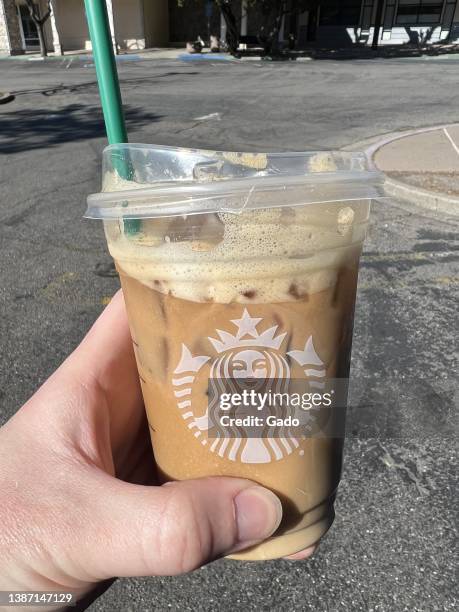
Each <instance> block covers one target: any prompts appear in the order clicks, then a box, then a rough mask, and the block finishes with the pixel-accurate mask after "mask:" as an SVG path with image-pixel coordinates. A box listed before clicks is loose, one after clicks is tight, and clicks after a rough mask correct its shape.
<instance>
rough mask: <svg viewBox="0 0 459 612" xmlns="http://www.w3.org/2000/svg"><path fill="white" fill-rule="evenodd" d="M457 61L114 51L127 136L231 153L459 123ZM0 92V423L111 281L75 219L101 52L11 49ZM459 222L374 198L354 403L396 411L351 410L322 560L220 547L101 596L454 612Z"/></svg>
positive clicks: (57, 356) (118, 601)
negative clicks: (201, 560) (368, 418)
mask: <svg viewBox="0 0 459 612" xmlns="http://www.w3.org/2000/svg"><path fill="white" fill-rule="evenodd" d="M458 68H459V65H458V62H457V61H453V60H449V61H442V60H433V59H430V60H429V61H421V60H416V61H409V60H398V61H397V60H382V59H378V60H368V61H358V60H353V61H309V62H305V63H300V64H297V63H294V62H282V63H275V62H272V63H269V62H247V63H241V64H238V63H235V62H210V61H209V62H205V63H204V62H199V63H193V62H186V63H183V62H180V61H172V60H156V61H153V60H148V59H140V58H134V59H133V60H128V61H123V62H122V63H120V64H119V69H120V76H121V83H122V87H123V95H124V100H125V104H126V108H127V116H128V129H129V133H130V137H131V141H133V142H134V141H137V142H149V143H158V144H172V145H184V146H200V147H209V148H218V149H228V150H238V149H240V150H289V149H290V150H312V149H327V148H340V147H345V146H346V147H349V146H351V145H352V144H353V143H356V142H358V141H361V142H362V146H363V143H365V142H367V141H371V140H372V139H374V138H375V137H376V136H379V135H381V136H383V135H384V134H386V133H389V132H393V131H395V130H402V129H415V128H418V127H424V126H428V125H433V124H446V123H454V122H459V108H458V106H457V99H458V97H459V84H458V82H457V76H456V75H457V71H458ZM0 89H1V90H2V91H10V92H12V93H13V94H14V95H15V100H14V101H13V102H11V103H9V104H7V105H4V106H2V107H0V152H1V154H2V163H1V166H0V196H1V197H0V237H1V239H0V244H1V247H0V248H1V257H2V267H1V284H0V303H1V309H2V317H1V318H0V337H1V356H0V359H1V366H0V377H1V378H0V402H1V408H0V421H1V422H4V421H5V420H6V419H7V418H8V417H9V416H10V415H12V414H13V413H14V412H15V411H16V410H17V409H18V408H19V406H20V405H21V403H22V402H23V401H24V400H26V399H27V398H28V397H29V396H30V394H31V393H32V392H33V391H34V389H36V388H37V386H38V385H39V384H40V383H41V382H43V381H44V380H45V379H46V377H47V376H48V375H49V374H50V373H51V372H52V371H53V370H54V369H55V368H56V366H57V365H58V364H59V363H60V362H61V361H62V359H63V358H64V357H65V356H66V355H68V353H69V352H70V351H71V350H72V349H73V348H74V347H75V346H76V345H77V343H78V342H79V340H80V339H81V338H82V336H83V334H84V333H85V331H86V330H87V329H88V328H89V327H90V325H91V324H92V322H93V321H94V319H95V318H96V317H97V315H98V314H99V312H100V311H101V310H102V308H103V305H104V304H105V303H106V302H107V300H108V298H109V296H111V295H112V294H113V293H114V291H115V290H116V288H117V287H118V280H117V278H116V276H115V275H114V272H113V268H112V266H111V262H110V258H109V255H108V253H107V250H106V248H105V244H104V237H103V233H102V228H101V225H100V224H99V223H98V222H96V221H87V220H83V219H82V215H83V212H84V208H85V197H86V195H87V194H88V193H91V192H94V191H97V190H98V189H99V186H100V154H101V151H102V148H103V146H104V135H103V126H102V122H101V113H100V110H99V104H98V97H97V88H96V83H95V74H94V68H93V66H92V64H91V60H90V59H86V60H85V59H73V60H72V59H71V58H63V60H62V61H60V60H52V61H51V60H50V61H49V62H45V63H44V62H39V61H35V62H29V61H27V60H2V61H0ZM413 155H415V152H413ZM457 231H458V221H457V218H456V219H454V218H453V217H448V216H447V215H445V214H442V215H440V214H438V213H435V212H433V211H428V210H425V209H422V208H417V207H416V206H414V205H408V204H403V203H401V202H397V201H395V200H385V201H380V202H378V203H376V204H375V205H374V209H373V216H372V222H371V227H370V231H369V237H368V241H367V243H366V247H365V253H364V257H363V262H362V272H361V277H360V283H359V296H358V307H357V312H356V322H355V341H354V349H353V361H352V375H353V380H354V381H355V384H354V389H353V391H352V404H353V406H355V407H356V409H357V411H358V410H359V409H360V408H362V407H365V406H370V407H372V409H373V410H376V409H378V407H379V408H380V409H381V410H383V409H384V410H385V413H387V414H388V415H389V416H391V418H389V420H388V422H389V425H387V424H386V426H384V427H382V428H381V430H380V431H379V433H378V435H371V436H370V437H369V435H368V433H365V431H363V430H359V427H358V423H357V428H356V430H355V431H353V432H352V433H353V435H352V436H351V437H350V438H349V440H348V441H347V444H346V453H345V467H344V473H343V480H342V484H341V487H340V491H339V495H338V499H337V504H336V509H337V518H336V522H335V524H334V526H333V528H332V529H331V531H330V532H329V534H328V535H327V536H326V538H325V539H324V541H323V542H322V544H321V545H320V547H319V550H318V552H317V553H316V555H315V556H314V557H313V559H312V560H310V561H307V562H298V563H292V562H288V561H272V562H265V563H256V564H249V563H237V562H232V561H227V560H220V561H218V562H215V563H212V564H210V565H209V566H207V567H205V568H203V569H201V570H199V571H196V572H193V573H192V574H189V575H187V576H181V577H175V578H139V579H130V580H127V579H123V580H118V581H117V582H115V584H114V585H113V586H112V587H111V588H110V589H109V590H108V591H107V592H106V593H105V594H103V595H102V596H101V597H100V598H99V599H98V600H97V601H96V602H95V603H93V604H92V605H91V607H90V610H92V611H101V612H102V611H110V612H113V611H123V612H127V611H131V610H132V611H135V612H137V611H142V610H169V609H170V610H180V611H185V610H203V611H204V610H209V611H210V610H212V611H213V610H227V609H231V610H241V611H242V610H244V611H246V610H282V611H283V610H286V611H287V610H288V611H291V610H295V611H296V610H311V611H351V612H359V611H368V612H370V611H374V612H376V611H378V612H386V611H387V612H402V611H405V610H406V611H410V612H411V611H422V612H430V611H437V610H438V611H447V610H453V609H457V598H456V593H455V571H456V562H455V559H456V558H455V554H454V551H455V544H456V532H455V524H456V521H457V511H456V503H455V499H454V494H455V487H456V485H457V481H456V471H457V450H456V442H455V434H456V430H455V424H454V418H453V416H452V413H453V411H454V409H455V406H456V404H455V395H454V389H455V384H456V385H457V382H456V380H457V379H455V372H456V371H457V367H456V366H455V361H454V355H455V350H454V347H455V343H456V341H457V334H456V327H457V323H456V321H457V303H458V302H457V299H458V292H457V283H458V276H459V275H458V268H457V262H458V259H459V258H458V253H457V251H458V243H457V235H458V234H457ZM391 419H392V420H391ZM401 422H403V423H404V428H398V427H397V424H398V423H401ZM412 424H414V426H412V427H411V425H412Z"/></svg>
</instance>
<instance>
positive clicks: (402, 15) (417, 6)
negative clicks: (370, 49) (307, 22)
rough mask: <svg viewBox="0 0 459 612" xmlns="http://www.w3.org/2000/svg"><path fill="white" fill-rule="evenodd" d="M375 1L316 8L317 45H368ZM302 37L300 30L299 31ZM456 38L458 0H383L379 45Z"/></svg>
mask: <svg viewBox="0 0 459 612" xmlns="http://www.w3.org/2000/svg"><path fill="white" fill-rule="evenodd" d="M376 11H377V0H338V1H337V2H335V3H332V2H329V3H327V6H326V7H325V6H322V7H320V8H319V10H318V15H317V17H316V18H317V30H316V40H317V43H318V44H323V45H324V46H328V45H330V44H334V45H337V44H340V45H341V46H345V45H346V44H353V43H356V42H359V43H363V44H371V43H372V41H373V27H374V24H375V21H376ZM304 37H305V36H304V34H303V37H302V38H303V39H304ZM300 39H301V33H300ZM439 41H445V42H446V41H448V42H458V41H459V3H458V1H457V0H385V2H384V4H383V10H382V20H381V30H380V35H379V44H381V45H384V44H391V45H393V44H408V43H413V44H418V43H422V42H425V43H431V44H432V43H435V42H439Z"/></svg>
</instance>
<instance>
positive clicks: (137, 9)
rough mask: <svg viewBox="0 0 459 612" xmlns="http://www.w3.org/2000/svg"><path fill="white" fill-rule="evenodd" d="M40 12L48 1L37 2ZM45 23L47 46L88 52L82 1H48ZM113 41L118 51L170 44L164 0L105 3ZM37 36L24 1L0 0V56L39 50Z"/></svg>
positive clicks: (53, 48) (129, 0)
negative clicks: (48, 8)
mask: <svg viewBox="0 0 459 612" xmlns="http://www.w3.org/2000/svg"><path fill="white" fill-rule="evenodd" d="M36 4H38V6H39V9H40V13H41V14H44V13H45V12H46V10H47V6H48V0H36ZM50 5H51V9H52V12H51V16H50V18H49V19H48V20H47V21H46V24H45V28H44V29H45V39H46V46H47V48H48V50H49V51H54V52H56V53H58V54H62V53H65V51H76V50H89V49H91V42H90V40H89V34H88V27H87V24H86V16H85V10H84V2H83V0H51V2H50ZM107 9H108V15H109V21H110V28H111V31H112V39H113V42H114V46H115V47H116V49H117V50H123V51H127V50H131V49H132V50H139V49H144V48H146V47H165V46H167V45H168V43H169V13H168V1H167V0H107ZM38 48H39V45H38V35H37V30H36V27H35V24H34V23H33V21H32V19H31V18H30V15H29V11H28V8H27V5H26V2H25V0H0V54H9V55H16V54H19V53H24V52H26V51H36V50H38Z"/></svg>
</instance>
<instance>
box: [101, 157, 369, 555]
mask: <svg viewBox="0 0 459 612" xmlns="http://www.w3.org/2000/svg"><path fill="white" fill-rule="evenodd" d="M217 160H221V158H218V157H217ZM254 160H255V161H253V159H252V161H251V159H250V157H248V158H245V159H240V158H239V159H236V160H234V159H232V160H231V161H230V162H229V163H230V170H228V166H227V167H226V169H225V170H224V172H226V174H228V173H229V172H230V174H231V179H234V175H236V178H235V179H234V180H232V183H234V182H237V181H239V183H238V185H240V184H241V182H244V181H249V182H250V183H251V184H250V185H247V193H248V194H250V189H252V195H253V192H254V188H253V184H255V189H256V188H257V183H256V181H257V180H258V181H263V176H264V175H263V172H264V171H266V170H267V168H266V165H267V164H268V161H267V162H266V164H265V165H264V162H263V159H262V158H260V157H255V158H254ZM275 161H276V163H277V160H275ZM199 163H200V164H201V163H202V162H199ZM224 163H227V162H226V161H225V162H224ZM272 163H274V162H272ZM307 163H308V166H307V167H306V168H305V173H309V174H308V176H309V175H310V174H314V173H317V174H318V175H320V176H317V177H315V179H316V183H319V184H320V180H321V179H322V180H323V175H326V174H327V173H328V174H334V175H336V174H337V172H338V170H337V168H336V166H335V162H334V161H333V160H332V161H330V160H328V158H326V160H325V170H324V169H323V166H324V161H323V159H322V160H321V158H320V156H311V157H309V158H307ZM332 163H333V165H331V164H332ZM256 164H261V165H262V166H263V165H264V167H262V168H255V172H256V174H255V176H254V174H253V173H252V170H253V168H254V165H256ZM314 164H315V165H314ZM327 164H328V166H327ZM209 165H210V166H211V171H210V172H207V170H208V168H205V179H204V180H203V179H202V176H201V175H200V176H199V178H198V179H196V177H195V176H194V175H192V177H191V179H194V180H195V181H196V182H198V183H199V184H200V185H201V181H203V185H204V187H203V191H204V192H205V193H207V191H206V189H209V184H211V185H213V184H214V183H217V182H218V178H220V182H222V183H223V182H224V181H225V180H226V179H225V177H224V178H221V177H215V176H213V174H212V173H213V172H221V171H222V167H221V166H219V165H218V163H217V165H216V167H215V166H214V167H212V164H209ZM204 166H206V164H204ZM212 168H213V170H212ZM247 168H250V172H249V174H250V177H249V178H247V176H245V175H246V173H247V172H248V171H247ZM327 168H328V170H327ZM276 169H277V166H276ZM238 172H240V174H241V175H242V176H241V177H239V176H238ZM260 173H261V176H260ZM225 176H226V175H225ZM132 182H133V181H131V182H130V183H129V184H123V183H122V181H119V180H116V177H115V187H116V189H115V191H117V192H118V193H122V192H123V191H125V192H126V194H127V193H128V191H129V193H130V195H129V196H128V195H126V196H125V197H126V198H130V197H131V195H132V194H131V191H132V192H134V191H135V189H136V188H138V189H139V191H138V194H140V191H141V190H142V189H144V188H145V183H141V182H139V183H137V185H136V186H135V187H133V185H132ZM134 182H135V181H134ZM189 182H190V183H191V182H192V180H189ZM106 184H108V185H109V186H110V185H111V183H110V181H109V180H108V179H106ZM260 185H261V183H260ZM193 187H194V184H189V185H188V189H189V191H191V192H192V193H193ZM348 188H349V186H348ZM323 189H325V188H324V187H323ZM328 189H330V187H328ZM292 190H293V191H291V192H290V194H289V193H287V190H285V189H284V193H282V190H281V191H279V190H277V191H276V193H275V195H274V194H273V193H272V191H273V190H272V189H271V190H270V191H269V193H267V194H265V195H266V200H268V202H267V204H269V206H268V207H264V206H263V202H261V206H260V207H257V206H255V205H254V204H256V202H257V201H258V202H260V199H258V200H257V199H256V198H254V201H253V202H252V204H251V203H250V201H248V202H245V203H244V201H243V200H242V204H241V198H239V197H238V199H237V206H238V207H239V208H238V209H237V210H229V208H230V206H227V205H224V204H222V202H224V201H225V196H224V195H221V194H220V196H219V197H220V200H221V201H220V203H218V202H217V203H216V202H215V196H213V199H212V206H209V202H208V201H207V199H206V201H205V204H204V205H202V208H204V210H200V211H199V212H198V213H195V214H189V207H190V206H192V204H190V202H187V203H186V206H188V214H186V213H185V214H183V212H182V214H176V213H178V212H179V211H180V210H182V211H183V208H180V205H177V202H176V200H177V198H176V197H174V204H173V210H172V209H171V213H172V212H173V213H175V214H169V215H168V216H166V215H162V216H158V217H155V215H154V214H151V216H150V217H149V218H147V217H140V215H139V219H140V221H139V222H136V223H135V224H134V225H133V224H132V219H126V218H123V216H122V215H119V218H116V219H115V218H107V217H105V229H106V235H107V240H108V246H109V250H110V253H111V255H112V256H113V258H114V260H115V262H116V266H117V269H118V272H119V274H120V279H121V284H122V287H123V291H124V296H125V301H126V306H127V311H128V316H129V321H130V326H131V332H132V340H133V344H134V347H135V354H136V359H137V365H138V370H139V378H140V381H141V385H142V391H143V396H144V400H145V406H146V410H147V415H148V422H149V426H150V433H151V438H152V443H153V449H154V454H155V460H156V463H157V466H158V471H159V473H160V475H161V477H162V478H163V479H164V480H165V481H167V480H182V479H189V478H199V477H203V476H214V475H221V476H236V477H245V478H249V479H251V480H253V481H255V482H257V483H259V484H261V485H263V486H265V487H268V488H270V489H271V490H273V491H274V492H275V493H276V494H277V495H278V496H279V498H280V499H281V501H282V504H283V510H284V514H283V521H282V523H281V525H280V527H279V529H278V531H277V532H276V533H275V534H274V535H273V536H272V537H271V538H270V539H269V540H267V541H265V542H264V543H262V544H260V545H258V546H256V547H253V548H251V549H249V550H246V551H243V552H240V553H237V554H236V555H234V556H233V557H234V558H237V559H247V560H251V559H253V560H258V559H273V558H278V557H282V556H285V555H288V554H292V553H295V552H297V551H299V550H302V549H304V548H306V547H308V546H310V545H312V544H314V543H316V542H317V541H318V540H319V539H320V538H321V537H322V536H323V535H324V533H325V532H326V531H327V530H328V528H329V527H330V525H331V523H332V521H333V516H334V511H333V503H334V498H335V494H336V490H337V487H338V483H339V478H340V472H341V461H342V445H343V439H342V437H340V436H338V435H336V436H331V437H330V436H322V437H321V436H316V437H311V436H307V435H304V436H302V435H297V432H295V434H289V433H288V432H286V433H283V434H281V435H279V434H277V435H276V434H272V435H270V433H269V430H267V433H266V431H265V434H264V435H260V436H257V437H250V436H245V435H243V431H241V428H240V427H236V426H234V427H230V428H229V430H226V433H224V434H222V430H219V429H218V428H216V427H215V423H214V422H213V421H212V419H211V418H210V414H209V381H210V380H217V381H222V380H237V379H248V380H259V379H266V380H268V379H269V380H284V381H285V380H288V379H295V380H299V379H304V380H305V381H307V384H308V385H309V386H310V387H311V388H312V389H315V390H320V389H321V388H323V386H324V384H325V383H324V381H325V380H326V379H343V378H344V379H346V378H347V377H348V375H349V363H350V352H351V342H352V326H353V315H354V303H355V295H356V285H357V275H358V265H359V258H360V253H361V248H362V243H363V239H364V235H365V229H366V224H367V219H368V212H369V198H363V197H360V199H357V197H355V198H354V199H348V200H347V201H343V200H339V199H338V197H337V198H336V199H335V200H334V201H328V202H307V199H308V197H309V196H308V195H307V194H305V195H304V200H305V201H301V198H302V196H301V186H298V184H295V186H294V187H292ZM298 190H299V191H300V193H298ZM325 192H326V193H328V192H327V190H326V189H325ZM360 195H362V193H360ZM133 197H134V199H135V196H133ZM142 197H143V198H146V201H148V202H149V206H150V207H151V208H154V206H155V202H154V195H152V194H150V195H149V196H148V198H147V194H144V196H142ZM169 197H170V196H169ZM139 198H140V195H137V203H136V204H135V206H137V207H141V206H142V205H144V204H142V201H140V200H139ZM280 198H282V201H281V200H280ZM226 199H227V198H226ZM276 199H277V201H278V205H276ZM249 200H250V198H249ZM163 201H164V200H163ZM205 207H207V209H206V208H205ZM136 221H137V219H136Z"/></svg>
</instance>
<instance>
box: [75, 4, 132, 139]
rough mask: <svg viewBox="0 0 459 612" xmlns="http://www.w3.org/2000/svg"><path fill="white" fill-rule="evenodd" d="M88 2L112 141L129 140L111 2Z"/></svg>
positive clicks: (100, 84)
mask: <svg viewBox="0 0 459 612" xmlns="http://www.w3.org/2000/svg"><path fill="white" fill-rule="evenodd" d="M84 3H85V7H86V18H87V20H88V27H89V35H90V37H91V42H92V52H93V55H94V64H95V66H96V74H97V81H98V83H99V92H100V100H101V103H102V111H103V113H104V120H105V127H106V130H107V138H108V142H109V143H110V144H118V143H120V142H127V140H128V137H127V131H126V124H125V122H124V114H123V106H122V102H121V92H120V85H119V81H118V73H117V71H116V63H115V54H114V52H113V45H112V37H111V34H110V25H109V22H108V14H107V5H106V3H105V0H84Z"/></svg>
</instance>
